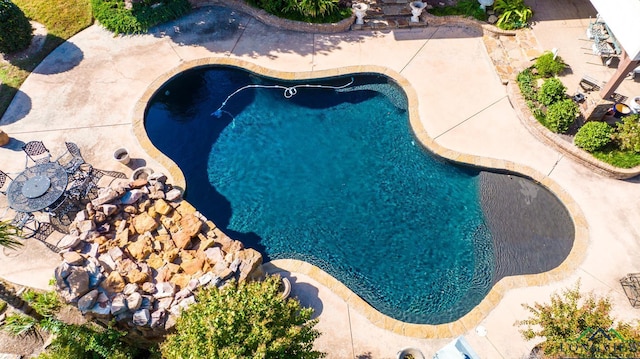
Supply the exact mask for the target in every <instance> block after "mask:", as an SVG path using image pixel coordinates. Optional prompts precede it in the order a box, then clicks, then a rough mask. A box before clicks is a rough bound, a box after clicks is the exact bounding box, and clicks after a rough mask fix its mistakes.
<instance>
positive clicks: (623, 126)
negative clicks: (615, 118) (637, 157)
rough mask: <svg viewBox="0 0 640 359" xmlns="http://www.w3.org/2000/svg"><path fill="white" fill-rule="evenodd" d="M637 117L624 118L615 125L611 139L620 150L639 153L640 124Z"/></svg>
mask: <svg viewBox="0 0 640 359" xmlns="http://www.w3.org/2000/svg"><path fill="white" fill-rule="evenodd" d="M639 117H640V116H639V115H637V114H636V115H631V116H625V117H624V118H623V119H622V121H621V122H618V123H617V124H616V130H615V132H614V134H613V139H614V140H615V141H616V143H617V144H618V146H619V147H620V149H621V150H626V151H633V152H638V153H640V124H639V123H638V118H639Z"/></svg>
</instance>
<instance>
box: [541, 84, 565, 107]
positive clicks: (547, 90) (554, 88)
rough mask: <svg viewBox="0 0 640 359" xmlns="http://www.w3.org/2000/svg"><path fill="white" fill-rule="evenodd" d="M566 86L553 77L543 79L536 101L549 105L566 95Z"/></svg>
mask: <svg viewBox="0 0 640 359" xmlns="http://www.w3.org/2000/svg"><path fill="white" fill-rule="evenodd" d="M566 93H567V88H566V87H565V86H564V85H563V84H562V81H560V80H558V79H557V78H555V77H552V78H549V79H546V80H544V82H543V83H542V86H540V90H539V91H538V101H540V103H541V104H543V105H545V106H549V105H551V104H553V103H555V102H558V101H560V100H562V99H564V98H566V97H567V95H566Z"/></svg>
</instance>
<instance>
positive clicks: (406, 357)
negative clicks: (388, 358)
mask: <svg viewBox="0 0 640 359" xmlns="http://www.w3.org/2000/svg"><path fill="white" fill-rule="evenodd" d="M397 358H398V359H425V357H424V354H422V352H421V351H420V349H417V348H404V349H402V350H400V351H399V352H398V356H397Z"/></svg>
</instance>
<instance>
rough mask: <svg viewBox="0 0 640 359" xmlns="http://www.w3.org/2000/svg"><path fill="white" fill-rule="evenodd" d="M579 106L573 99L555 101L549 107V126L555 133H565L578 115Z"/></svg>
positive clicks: (547, 118)
mask: <svg viewBox="0 0 640 359" xmlns="http://www.w3.org/2000/svg"><path fill="white" fill-rule="evenodd" d="M578 112H579V109H578V106H577V105H576V104H575V103H574V102H573V101H572V100H571V99H565V100H562V101H558V102H555V103H553V104H551V105H550V106H549V107H548V108H547V116H546V120H547V128H548V129H550V130H551V131H553V132H555V133H565V132H567V130H568V129H569V126H571V124H573V122H574V121H575V120H576V116H577V115H578Z"/></svg>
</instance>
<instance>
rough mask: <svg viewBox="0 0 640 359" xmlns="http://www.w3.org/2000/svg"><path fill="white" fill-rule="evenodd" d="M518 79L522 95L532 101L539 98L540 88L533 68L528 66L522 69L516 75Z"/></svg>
mask: <svg viewBox="0 0 640 359" xmlns="http://www.w3.org/2000/svg"><path fill="white" fill-rule="evenodd" d="M516 81H517V82H518V87H519V88H520V92H521V93H522V97H524V99H525V100H527V101H531V100H535V99H536V98H537V96H538V95H537V94H538V90H537V89H536V79H535V77H534V76H533V72H531V69H529V68H527V69H524V70H522V71H521V72H520V73H519V74H518V76H517V77H516ZM529 107H531V106H529Z"/></svg>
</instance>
